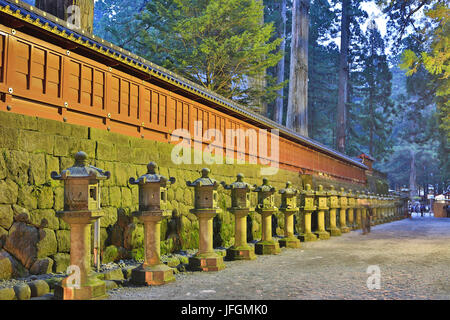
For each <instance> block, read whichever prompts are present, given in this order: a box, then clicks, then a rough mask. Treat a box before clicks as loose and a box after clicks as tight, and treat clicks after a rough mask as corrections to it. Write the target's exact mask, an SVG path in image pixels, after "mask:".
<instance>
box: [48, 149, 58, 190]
mask: <svg viewBox="0 0 450 320" xmlns="http://www.w3.org/2000/svg"><path fill="white" fill-rule="evenodd" d="M53 171H55V172H59V158H57V157H53V156H51V155H45V182H50V183H55V181H54V180H52V178H51V173H52V172H53Z"/></svg>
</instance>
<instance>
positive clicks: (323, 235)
mask: <svg viewBox="0 0 450 320" xmlns="http://www.w3.org/2000/svg"><path fill="white" fill-rule="evenodd" d="M315 234H316V236H317V238H318V239H320V240H329V239H330V233H329V232H326V231H317V232H316V233H315Z"/></svg>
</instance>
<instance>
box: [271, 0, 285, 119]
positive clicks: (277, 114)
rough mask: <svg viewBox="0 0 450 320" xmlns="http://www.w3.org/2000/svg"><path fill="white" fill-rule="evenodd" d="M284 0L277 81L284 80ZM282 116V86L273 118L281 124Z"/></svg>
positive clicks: (283, 1)
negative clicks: (280, 53)
mask: <svg viewBox="0 0 450 320" xmlns="http://www.w3.org/2000/svg"><path fill="white" fill-rule="evenodd" d="M286 6H287V3H286V0H282V1H281V8H280V9H281V10H280V11H281V23H280V28H279V32H278V34H279V36H280V38H282V39H283V42H282V43H281V46H280V51H281V52H283V58H282V59H281V60H280V62H278V66H277V81H278V83H279V84H280V83H282V82H284V72H285V57H284V54H285V52H286V21H287V18H286ZM283 116H284V88H281V89H280V91H278V98H277V100H276V102H275V116H274V120H275V121H276V122H278V123H280V124H283Z"/></svg>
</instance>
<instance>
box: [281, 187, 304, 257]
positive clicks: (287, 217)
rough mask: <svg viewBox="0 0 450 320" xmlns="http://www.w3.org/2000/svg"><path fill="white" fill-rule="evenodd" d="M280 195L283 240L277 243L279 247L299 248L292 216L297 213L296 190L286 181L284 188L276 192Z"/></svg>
mask: <svg viewBox="0 0 450 320" xmlns="http://www.w3.org/2000/svg"><path fill="white" fill-rule="evenodd" d="M278 193H279V194H281V206H280V212H282V213H283V214H284V238H283V239H281V240H280V241H279V244H280V247H286V248H295V249H296V248H300V247H301V244H300V240H298V239H297V238H296V237H295V236H294V215H295V214H296V213H297V212H298V211H299V208H298V207H297V195H298V193H299V192H298V190H297V189H295V188H293V187H292V183H291V182H290V181H288V182H287V183H286V188H285V189H281V190H280V191H278Z"/></svg>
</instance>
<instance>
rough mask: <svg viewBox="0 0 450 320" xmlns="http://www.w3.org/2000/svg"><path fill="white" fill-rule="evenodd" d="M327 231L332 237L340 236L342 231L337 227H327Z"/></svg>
mask: <svg viewBox="0 0 450 320" xmlns="http://www.w3.org/2000/svg"><path fill="white" fill-rule="evenodd" d="M328 232H329V233H330V235H331V236H332V237H340V236H342V232H341V230H340V229H338V228H332V229H329V230H328Z"/></svg>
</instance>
